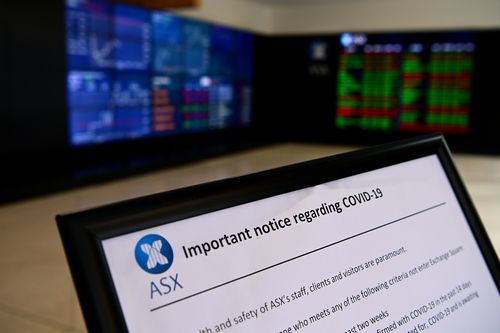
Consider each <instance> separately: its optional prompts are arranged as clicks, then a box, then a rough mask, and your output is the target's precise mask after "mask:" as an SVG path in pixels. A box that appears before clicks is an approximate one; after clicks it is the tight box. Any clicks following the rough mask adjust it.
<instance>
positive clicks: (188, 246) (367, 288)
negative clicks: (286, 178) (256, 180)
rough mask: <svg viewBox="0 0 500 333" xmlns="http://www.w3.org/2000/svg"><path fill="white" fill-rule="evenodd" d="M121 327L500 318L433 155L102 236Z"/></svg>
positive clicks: (211, 328) (351, 332)
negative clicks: (120, 233) (118, 303)
mask: <svg viewBox="0 0 500 333" xmlns="http://www.w3.org/2000/svg"><path fill="white" fill-rule="evenodd" d="M103 248H104V252H105V256H106V259H107V261H108V265H109V269H110V272H111V275H112V278H113V282H114V285H115V288H116V293H117V295H118V299H119V302H120V305H121V309H122V311H123V315H124V318H125V321H126V324H127V327H128V329H129V331H130V332H141V333H144V332H195V333H201V332H204V333H205V332H207V333H208V332H211V333H212V332H299V331H300V332H340V333H356V332H376V333H379V332H382V333H387V332H405V333H407V332H412V333H413V332H415V333H416V332H422V331H426V332H427V331H428V332H440V333H442V332H474V331H477V332H492V333H493V332H500V313H499V309H500V296H499V293H498V291H497V288H496V286H495V283H494V281H493V279H492V277H491V275H490V273H489V271H488V269H487V266H486V264H485V262H484V260H483V258H482V255H481V253H480V251H479V248H478V246H477V244H476V242H475V239H474V237H473V235H472V233H471V231H470V228H469V226H468V224H467V221H466V220H465V217H464V214H463V212H462V210H461V208H460V206H459V203H458V201H457V199H456V197H455V194H454V192H453V190H452V188H451V186H450V184H449V181H448V179H447V177H446V175H445V173H444V170H443V168H442V166H441V164H440V162H439V160H438V158H437V156H428V157H424V158H419V159H416V160H413V161H409V162H405V163H401V164H397V165H394V166H391V167H387V168H383V169H378V170H375V171H371V172H367V173H363V174H360V175H356V176H353V177H348V178H344V179H341V180H337V181H333V182H330V183H326V184H322V185H318V186H314V187H311V188H306V189H303V190H299V191H294V192H290V193H286V194H283V195H279V196H275V197H271V198H268V199H264V200H259V201H255V202H251V203H248V204H244V205H240V206H237V207H232V208H229V209H225V210H221V211H217V212H213V213H210V214H205V215H200V216H197V217H193V218H190V219H186V220H182V221H178V222H174V223H169V224H165V225H162V226H159V227H155V228H151V229H148V230H142V231H140V232H135V233H132V234H127V235H124V236H120V237H116V238H111V239H108V240H105V241H104V242H103Z"/></svg>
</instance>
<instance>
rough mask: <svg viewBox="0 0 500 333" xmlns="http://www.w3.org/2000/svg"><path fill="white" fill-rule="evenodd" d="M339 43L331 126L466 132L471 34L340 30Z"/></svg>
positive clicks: (468, 116)
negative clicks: (354, 31)
mask: <svg viewBox="0 0 500 333" xmlns="http://www.w3.org/2000/svg"><path fill="white" fill-rule="evenodd" d="M339 42H340V44H341V45H340V46H341V51H340V55H339V70H338V74H337V75H338V79H337V108H336V117H335V124H336V127H337V128H361V129H363V130H379V131H400V132H434V131H439V132H442V133H445V134H457V135H462V134H467V133H468V132H469V130H470V103H471V91H472V89H471V86H472V78H473V72H474V50H475V44H474V40H473V38H472V35H471V34H469V33H463V32H448V33H426V34H424V33H392V34H391V33H386V34H350V33H345V34H343V35H342V36H341V37H340V39H339Z"/></svg>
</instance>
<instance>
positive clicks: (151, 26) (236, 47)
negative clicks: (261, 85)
mask: <svg viewBox="0 0 500 333" xmlns="http://www.w3.org/2000/svg"><path fill="white" fill-rule="evenodd" d="M66 54H67V65H68V73H67V94H68V98H67V100H68V106H69V126H68V128H69V138H70V143H71V144H72V145H73V146H79V145H89V144H100V143H104V142H111V141H117V140H129V139H136V138H145V137H152V136H164V135H170V134H178V133H187V132H193V131H208V130H214V129H224V128H233V127H239V126H246V125H248V124H249V123H250V121H251V113H252V92H253V86H252V80H253V36H252V34H250V33H245V32H242V31H238V30H234V29H230V28H226V27H222V26H217V25H213V24H207V23H204V22H199V21H195V20H190V19H185V18H181V17H178V16H175V15H173V14H170V13H167V12H163V11H151V10H145V9H141V8H138V7H133V6H127V5H120V4H113V3H107V2H103V1H97V0H94V1H91V0H66Z"/></svg>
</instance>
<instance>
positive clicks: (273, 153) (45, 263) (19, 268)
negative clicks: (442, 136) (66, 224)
mask: <svg viewBox="0 0 500 333" xmlns="http://www.w3.org/2000/svg"><path fill="white" fill-rule="evenodd" d="M352 149H354V148H352V147H339V146H328V145H306V144H280V145H275V146H269V147H265V148H260V149H256V150H252V151H245V152H241V153H237V154H233V155H229V156H224V157H219V158H214V159H210V160H206V161H202V162H198V163H195V164H190V165H186V166H182V167H176V168H170V169H166V170H163V171H158V172H154V173H149V174H145V175H141V176H137V177H133V178H127V179H123V180H120V181H116V182H110V183H107V184H101V185H97V186H92V187H86V188H80V189H77V190H72V191H68V192H64V193H58V194H55V195H50V196H46V197H42V198H37V199H33V200H26V201H22V202H18V203H14V204H10V205H5V206H0V253H1V254H0V267H1V269H0V331H1V332H3V333H8V332H39V333H44V332H48V333H49V332H50V333H53V332H85V331H86V330H85V325H84V323H83V319H82V315H81V313H80V308H79V305H78V300H77V297H76V294H75V291H74V288H73V284H72V281H71V277H70V273H69V270H68V267H67V264H66V259H65V256H64V253H63V249H62V246H61V242H60V239H59V235H58V232H57V228H56V224H55V220H54V216H55V215H56V214H58V213H63V212H69V211H75V210H80V209H84V208H89V207H93V206H97V205H102V204H105V203H110V202H114V201H119V200H123V199H128V198H134V197H138V196H142V195H146V194H152V193H156V192H161V191H165V190H171V189H175V188H180V187H185V186H189V185H193V184H198V183H202V182H207V181H212V180H217V179H223V178H227V177H233V176H238V175H243V174H247V173H252V172H256V171H261V170H265V169H270V168H274V167H278V166H282V165H286V164H290V163H295V162H300V161H305V160H309V159H313V158H317V157H323V156H327V155H332V154H337V153H340V152H344V151H348V150H352ZM455 162H456V164H457V166H458V168H459V170H460V172H461V174H462V177H463V179H464V181H465V183H466V186H467V187H468V190H469V193H470V194H471V196H472V198H473V200H474V202H475V204H476V208H477V209H478V211H479V213H480V215H481V217H482V219H483V222H484V224H485V226H486V229H487V230H488V232H489V234H490V237H491V239H492V241H493V243H494V246H495V248H496V251H497V253H498V252H499V251H500V157H487V156H473V155H456V156H455Z"/></svg>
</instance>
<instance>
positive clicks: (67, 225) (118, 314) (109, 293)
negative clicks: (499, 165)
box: [57, 134, 500, 332]
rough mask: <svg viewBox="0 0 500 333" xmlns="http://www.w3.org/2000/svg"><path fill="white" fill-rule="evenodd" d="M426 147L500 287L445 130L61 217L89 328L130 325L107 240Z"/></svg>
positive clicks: (422, 152) (499, 273) (499, 271)
mask: <svg viewBox="0 0 500 333" xmlns="http://www.w3.org/2000/svg"><path fill="white" fill-rule="evenodd" d="M428 155H437V156H438V158H439V160H440V162H441V164H442V166H443V169H444V171H445V173H446V175H447V177H448V179H449V181H450V184H451V186H452V188H453V191H454V193H455V195H456V197H457V200H458V202H459V204H460V206H461V208H462V210H463V212H464V215H465V217H466V219H467V221H468V224H469V226H470V228H471V231H472V234H473V235H474V238H475V240H476V242H477V244H478V246H479V248H480V250H481V253H482V255H483V257H484V259H485V261H486V264H487V266H488V269H489V270H490V273H491V275H492V277H493V279H494V281H495V284H496V286H497V289H498V290H500V264H499V261H498V257H497V254H496V252H495V249H494V247H493V245H492V243H491V241H490V240H489V238H488V236H487V234H486V230H485V228H484V226H483V224H482V222H481V220H480V217H479V215H478V213H477V211H476V209H475V207H474V205H473V203H472V200H471V198H470V196H469V194H468V192H467V190H466V188H465V185H464V183H463V181H462V180H461V178H460V175H459V173H458V171H457V169H456V167H455V165H454V163H453V161H452V158H451V154H450V151H449V149H448V147H447V145H446V142H445V140H444V138H443V137H442V136H441V135H436V134H433V135H425V136H421V137H418V138H416V139H410V140H403V141H399V142H395V143H390V144H385V145H381V146H376V147H373V148H368V149H364V150H360V151H354V152H349V153H345V154H340V155H336V156H331V157H326V158H321V159H317V160H313V161H308V162H303V163H299V164H294V165H290V166H285V167H281V168H277V169H272V170H268V171H264V172H259V173H255V174H251V175H246V176H240V177H236V178H231V179H226V180H221V181H216V182H211V183H206V184H201V185H196V186H192V187H188V188H184V189H178V190H174V191H168V192H164V193H159V194H154V195H150V196H146V197H141V198H137V199H131V200H127V201H123V202H118V203H114V204H110V205H106V206H103V207H98V208H94V209H90V210H85V211H82V212H76V213H71V214H66V215H58V216H57V222H58V227H59V232H60V234H61V238H62V242H63V245H64V249H65V252H66V256H67V260H68V263H69V266H70V270H71V273H72V276H73V281H74V284H75V287H76V290H77V293H78V297H79V300H80V305H81V308H82V312H83V315H84V317H85V322H86V325H87V329H88V330H89V331H91V332H127V331H128V329H127V326H126V323H125V318H124V316H123V313H122V311H121V307H120V304H119V301H118V296H117V293H116V291H115V287H114V284H113V281H112V278H111V274H110V271H109V269H108V267H107V261H106V258H105V254H104V251H103V247H102V241H104V240H106V239H109V238H113V237H117V236H120V235H124V234H127V233H131V232H136V231H140V230H144V229H148V228H151V227H155V226H159V225H165V224H168V223H171V222H174V221H179V220H183V219H186V218H189V217H193V216H197V215H201V214H205V213H209V212H213V211H217V210H221V209H225V208H229V207H233V206H237V205H240V204H244V203H248V202H252V201H256V200H260V199H265V198H268V197H271V196H275V195H279V194H284V193H288V192H291V191H295V190H299V189H303V188H307V187H311V186H315V185H318V184H322V183H326V182H330V181H334V180H337V179H341V178H345V177H349V176H353V175H357V174H360V173H363V172H367V171H371V170H375V169H379V168H383V167H387V166H391V165H394V164H397V163H402V162H405V161H409V160H413V159H416V158H419V157H424V156H428Z"/></svg>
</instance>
